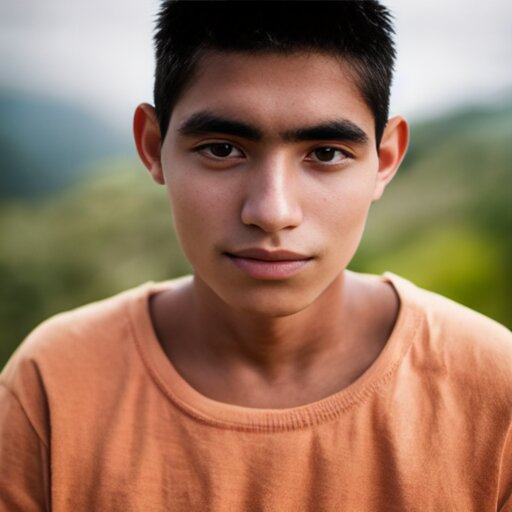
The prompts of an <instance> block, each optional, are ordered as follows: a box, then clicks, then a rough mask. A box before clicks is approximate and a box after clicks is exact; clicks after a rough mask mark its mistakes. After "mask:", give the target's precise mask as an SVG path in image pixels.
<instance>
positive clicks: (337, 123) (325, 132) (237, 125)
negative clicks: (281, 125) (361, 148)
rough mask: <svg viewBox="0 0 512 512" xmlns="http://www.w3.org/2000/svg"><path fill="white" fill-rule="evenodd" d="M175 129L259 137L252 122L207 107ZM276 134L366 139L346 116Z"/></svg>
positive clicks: (291, 138) (296, 138) (288, 138)
mask: <svg viewBox="0 0 512 512" xmlns="http://www.w3.org/2000/svg"><path fill="white" fill-rule="evenodd" d="M178 133H180V134H181V135H200V134H204V133H222V134H226V135H234V136H237V137H242V138H244V139H248V140H252V141H259V140H261V139H262V138H263V132H262V130H260V129H259V128H258V127H256V126H254V125H251V124H249V123H245V122H243V121H238V120H236V119H231V118H227V117H223V116H219V115H216V114H213V113H211V112H208V111H202V112H196V113H195V114H192V115H191V116H190V117H189V118H188V119H186V120H185V121H184V122H183V123H182V124H181V125H180V127H179V128H178ZM279 135H280V137H281V138H282V139H283V140H285V141H287V142H301V141H313V140H337V141H344V142H354V143H357V144H365V143H367V142H368V140H369V137H368V135H367V134H366V133H365V132H364V131H363V130H362V129H361V128H360V127H359V126H357V125H356V124H355V123H353V122H352V121H349V120H348V119H339V120H334V121H328V122H326V123H320V124H317V125H313V126H305V127H302V128H297V129H293V130H287V131H286V132H283V133H280V134H279Z"/></svg>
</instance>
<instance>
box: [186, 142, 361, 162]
mask: <svg viewBox="0 0 512 512" xmlns="http://www.w3.org/2000/svg"><path fill="white" fill-rule="evenodd" d="M213 146H228V147H229V148H231V151H230V153H231V152H232V151H233V150H235V151H238V152H239V153H240V154H241V155H242V156H245V155H244V152H243V151H242V150H241V149H239V148H238V147H237V146H236V145H235V144H231V143H230V142H209V143H207V144H202V145H201V146H198V147H196V148H194V149H193V151H194V152H196V153H199V154H201V155H203V156H205V157H206V158H210V159H212V160H215V161H217V162H226V161H229V160H234V159H237V158H241V157H240V156H238V155H237V156H235V157H233V156H231V157H230V156H229V155H226V156H218V155H214V154H212V153H211V149H212V147H213ZM320 150H333V151H334V152H338V153H340V154H341V155H343V159H342V161H341V162H332V161H322V160H319V159H313V158H311V157H310V156H309V155H312V154H314V153H315V152H316V151H320ZM205 151H209V152H210V153H209V154H204V152H205ZM352 158H354V157H353V155H351V154H350V153H349V152H348V151H346V150H344V149H341V148H338V147H336V146H319V147H317V148H314V149H312V150H311V151H310V152H309V153H308V154H307V156H306V158H305V160H306V161H310V162H313V163H317V164H323V165H339V164H342V163H344V162H345V160H347V159H352Z"/></svg>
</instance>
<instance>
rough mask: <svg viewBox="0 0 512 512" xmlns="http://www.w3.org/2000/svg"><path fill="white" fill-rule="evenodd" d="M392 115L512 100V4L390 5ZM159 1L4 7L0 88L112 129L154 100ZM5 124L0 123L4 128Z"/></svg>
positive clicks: (40, 1)
mask: <svg viewBox="0 0 512 512" xmlns="http://www.w3.org/2000/svg"><path fill="white" fill-rule="evenodd" d="M384 3H385V4H386V5H388V6H389V7H390V8H391V9H392V11H393V12H394V14H395V18H396V27H397V34H398V35H397V44H398V53H399V60H398V66H397V73H396V79H395V86H394V89H393V97H392V111H393V112H394V113H398V112H400V113H404V114H405V115H406V116H408V117H409V118H412V119H415V118H419V117H424V116H430V115H435V114H437V113H439V112H441V111H443V110H445V109H449V108H453V107H455V106H458V105H460V104H464V103H468V102H473V103H475V102H476V103H482V102H486V101H490V100H495V99H496V98H499V97H505V96H506V95H510V94H511V92H512V21H511V20H512V2H511V1H510V0H488V1H486V2H482V1H481V0H428V1H426V0H424V1H418V2H413V1H411V0H384ZM157 6H158V0H88V1H87V2H85V1H83V0H82V1H77V0H0V87H7V88H10V89H15V90H20V91H27V92H30V93H36V94H39V95H43V96H53V97H58V98H63V99H66V100H71V101H74V102H78V103H79V104H81V105H82V106H85V107H86V108H87V109H90V110H92V111H94V112H97V113H99V114H100V115H102V116H103V117H104V118H105V119H107V120H109V121H110V122H111V123H112V124H113V125H116V126H130V125H131V117H132V112H133V108H134V106H135V105H136V104H137V103H139V102H140V101H151V99H152V95H151V89H152V76H153V55H152V53H153V52H152V43H151V36H152V30H153V19H154V15H155V13H156V11H157ZM0 122H1V121H0Z"/></svg>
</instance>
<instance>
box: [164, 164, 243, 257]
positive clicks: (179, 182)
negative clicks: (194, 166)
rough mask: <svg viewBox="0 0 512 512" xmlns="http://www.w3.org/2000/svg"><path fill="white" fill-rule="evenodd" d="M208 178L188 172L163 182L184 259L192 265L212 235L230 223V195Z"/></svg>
mask: <svg viewBox="0 0 512 512" xmlns="http://www.w3.org/2000/svg"><path fill="white" fill-rule="evenodd" d="M209 181H211V180H209V179H208V177H206V176H199V175H194V173H189V175H187V176H185V175H184V174H181V175H175V176H170V177H169V179H168V180H167V181H166V183H167V194H168V197H169V202H170V204H171V211H172V215H173V222H174V226H175V229H176V233H177V235H178V239H179V241H180V243H181V246H182V248H183V251H184V252H185V254H186V256H187V257H188V258H189V259H190V260H191V262H192V263H193V262H194V260H195V259H197V257H198V255H199V256H200V255H201V254H205V245H211V244H212V243H213V242H214V240H212V237H213V235H217V236H218V235H219V234H220V233H222V230H223V229H225V227H226V226H228V225H229V223H230V221H231V222H232V210H233V205H232V204H231V203H232V200H231V198H232V194H230V193H229V192H228V191H227V190H226V189H225V188H224V187H222V185H221V184H220V185H219V183H216V184H213V183H209Z"/></svg>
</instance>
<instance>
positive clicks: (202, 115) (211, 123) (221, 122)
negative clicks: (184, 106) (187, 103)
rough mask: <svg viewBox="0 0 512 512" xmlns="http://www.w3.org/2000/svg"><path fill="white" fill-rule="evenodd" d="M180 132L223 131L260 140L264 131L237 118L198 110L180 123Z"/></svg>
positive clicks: (193, 133)
mask: <svg viewBox="0 0 512 512" xmlns="http://www.w3.org/2000/svg"><path fill="white" fill-rule="evenodd" d="M178 133H180V134H181V135H200V134H202V133H223V134H226V135H235V136H238V137H242V138H244V139H249V140H253V141H258V140H261V139H262V138H263V133H262V132H261V130H259V129H258V128H256V127H255V126H252V125H250V124H247V123H244V122H241V121H237V120H235V119H229V118H227V117H220V116H217V115H215V114H212V113H210V112H197V113H195V114H193V115H191V116H190V117H189V118H188V119H186V120H185V121H184V122H183V123H182V124H181V125H180V127H179V128H178Z"/></svg>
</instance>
